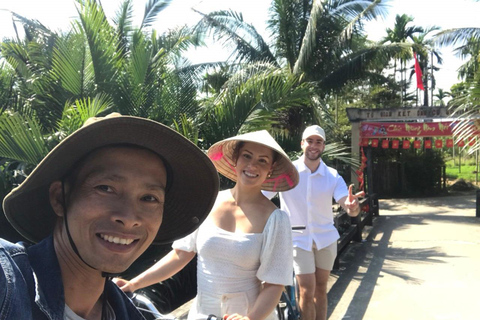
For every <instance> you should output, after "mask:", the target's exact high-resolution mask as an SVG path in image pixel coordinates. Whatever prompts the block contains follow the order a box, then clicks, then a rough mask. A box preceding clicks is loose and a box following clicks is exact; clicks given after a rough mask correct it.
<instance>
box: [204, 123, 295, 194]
mask: <svg viewBox="0 0 480 320" xmlns="http://www.w3.org/2000/svg"><path fill="white" fill-rule="evenodd" d="M239 141H244V142H254V143H258V144H260V145H263V146H266V147H268V148H270V149H272V150H275V151H276V152H278V154H279V157H278V159H277V160H276V162H275V166H274V168H273V171H272V174H271V176H270V177H268V178H267V179H266V180H265V182H264V183H263V184H262V190H265V191H275V192H278V191H287V190H290V189H292V188H294V187H295V186H296V185H297V184H298V181H299V176H298V171H297V169H296V168H295V166H294V165H293V163H292V161H290V158H289V157H288V156H287V154H286V153H285V151H283V149H282V147H280V145H279V144H278V143H277V142H276V141H275V139H273V137H272V136H271V135H270V134H269V133H268V131H267V130H261V131H255V132H249V133H246V134H242V135H238V136H235V137H231V138H228V139H225V140H222V141H219V142H217V143H215V144H214V145H212V146H211V147H210V148H209V149H208V152H207V154H208V157H209V158H210V159H211V160H212V162H213V164H214V165H215V167H216V168H217V170H218V172H220V173H221V174H222V175H224V176H225V177H227V178H228V179H230V180H232V181H235V182H236V181H237V174H236V171H235V163H236V161H235V160H236V159H235V160H234V159H233V152H234V150H235V146H236V145H237V143H238V142H239Z"/></svg>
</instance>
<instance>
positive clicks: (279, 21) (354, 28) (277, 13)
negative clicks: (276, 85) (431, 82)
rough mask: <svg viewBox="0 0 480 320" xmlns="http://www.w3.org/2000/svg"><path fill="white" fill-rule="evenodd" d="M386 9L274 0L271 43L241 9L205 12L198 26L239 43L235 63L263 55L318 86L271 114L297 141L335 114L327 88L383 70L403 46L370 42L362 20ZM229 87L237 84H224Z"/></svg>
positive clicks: (228, 41) (284, 133) (380, 5)
mask: <svg viewBox="0 0 480 320" xmlns="http://www.w3.org/2000/svg"><path fill="white" fill-rule="evenodd" d="M384 13H386V9H385V7H384V5H383V3H382V2H381V1H355V0H349V1H319V0H314V1H303V2H299V1H292V0H276V1H273V3H272V14H271V17H270V21H269V28H270V30H271V31H272V37H273V41H274V46H272V47H268V46H267V45H266V44H265V43H266V41H265V40H264V39H263V38H262V37H261V36H259V34H258V32H256V30H255V29H254V28H253V26H251V25H250V24H248V23H246V22H245V21H243V18H242V17H241V15H239V14H235V13H232V12H229V11H217V12H212V13H210V14H205V15H203V18H202V20H201V21H200V23H199V24H198V25H197V28H198V29H200V30H201V31H204V32H205V33H207V32H208V31H210V30H213V34H214V36H215V37H216V38H215V39H216V40H222V41H223V42H224V43H225V44H228V45H230V46H231V47H232V48H235V50H234V51H233V52H232V59H231V61H233V63H235V65H237V66H238V65H239V63H242V62H244V63H257V62H258V61H262V62H265V63H269V64H270V65H272V66H274V67H276V68H277V69H284V71H281V72H279V73H281V74H283V75H285V76H286V75H287V74H292V75H295V76H296V77H298V79H299V84H302V83H308V84H309V85H310V86H313V87H314V89H315V90H310V91H308V93H309V94H310V97H309V98H308V100H309V102H308V103H306V104H303V105H294V106H290V108H287V109H285V110H283V111H282V112H280V113H277V115H276V118H273V119H272V121H274V123H275V125H274V126H273V127H272V128H271V131H274V133H275V131H277V132H276V133H277V137H278V136H279V138H280V139H279V140H282V139H284V138H287V137H289V136H290V137H291V138H292V139H291V140H292V141H295V140H296V141H298V136H299V135H300V132H301V130H302V129H303V128H304V126H305V124H306V123H311V122H318V123H322V124H323V125H327V126H328V123H327V122H326V121H325V119H328V118H329V117H330V115H329V111H328V108H327V106H326V105H325V104H324V101H325V100H324V96H325V95H326V94H328V93H330V92H331V91H332V90H339V89H340V88H342V86H344V85H345V84H346V83H347V82H349V81H354V80H357V79H362V78H363V79H365V78H368V77H371V76H372V75H373V74H378V72H377V71H378V70H381V67H379V66H380V65H385V64H386V63H387V62H388V59H389V58H390V57H391V56H392V55H393V54H395V53H397V52H399V51H401V50H404V46H403V45H402V44H391V45H385V46H375V45H372V46H369V45H368V44H366V37H365V36H364V35H362V33H361V27H362V25H361V21H362V20H365V19H373V18H375V17H377V16H379V15H382V14H384ZM242 67H243V65H242ZM233 70H238V69H234V68H233ZM239 72H242V71H239ZM262 72H263V71H262ZM224 90H230V91H231V90H232V89H231V87H230V86H225V87H224ZM279 93H281V92H279ZM306 93H307V92H306ZM220 95H222V93H220ZM237 108H245V109H246V110H249V109H250V108H251V106H249V105H245V106H240V105H238V106H237ZM243 114H245V115H247V114H248V112H246V113H243ZM236 120H237V121H238V124H240V125H241V124H242V123H244V122H245V118H237V119H236ZM236 127H237V128H238V127H239V126H238V125H237V126H236ZM332 128H333V127H332ZM276 129H278V130H276ZM287 139H288V138H287ZM297 148H298V147H297Z"/></svg>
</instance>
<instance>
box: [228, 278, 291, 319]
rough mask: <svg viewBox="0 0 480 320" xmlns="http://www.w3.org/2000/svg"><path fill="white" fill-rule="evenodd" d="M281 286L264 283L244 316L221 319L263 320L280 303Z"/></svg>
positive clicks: (232, 315)
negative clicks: (251, 306)
mask: <svg viewBox="0 0 480 320" xmlns="http://www.w3.org/2000/svg"><path fill="white" fill-rule="evenodd" d="M282 291H283V286H282V285H279V284H271V283H264V285H263V289H262V291H260V294H259V295H258V297H257V300H256V301H255V304H254V306H253V308H252V309H251V310H250V312H249V313H248V314H247V315H246V316H243V315H240V314H238V313H235V314H231V315H226V317H223V318H222V319H226V320H264V319H266V318H267V317H268V316H269V315H270V314H271V313H272V311H273V309H275V307H276V305H277V304H278V302H279V301H280V296H281V295H282Z"/></svg>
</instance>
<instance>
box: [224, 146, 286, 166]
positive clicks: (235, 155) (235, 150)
mask: <svg viewBox="0 0 480 320" xmlns="http://www.w3.org/2000/svg"><path fill="white" fill-rule="evenodd" d="M252 143H255V142H252ZM244 145H245V141H237V143H236V144H235V147H234V148H233V153H232V160H233V162H234V163H237V160H238V157H239V156H240V149H242V147H243V146H244ZM269 149H270V150H272V154H273V156H272V157H273V161H272V164H273V163H275V162H276V161H277V160H278V159H279V158H280V154H279V153H278V152H277V151H276V150H273V149H272V148H269Z"/></svg>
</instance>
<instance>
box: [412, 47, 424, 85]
mask: <svg viewBox="0 0 480 320" xmlns="http://www.w3.org/2000/svg"><path fill="white" fill-rule="evenodd" d="M413 57H414V58H415V75H416V76H417V88H418V89H420V90H425V88H424V87H423V80H422V78H423V77H422V68H420V64H419V63H418V60H417V54H416V53H415V51H414V52H413Z"/></svg>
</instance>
